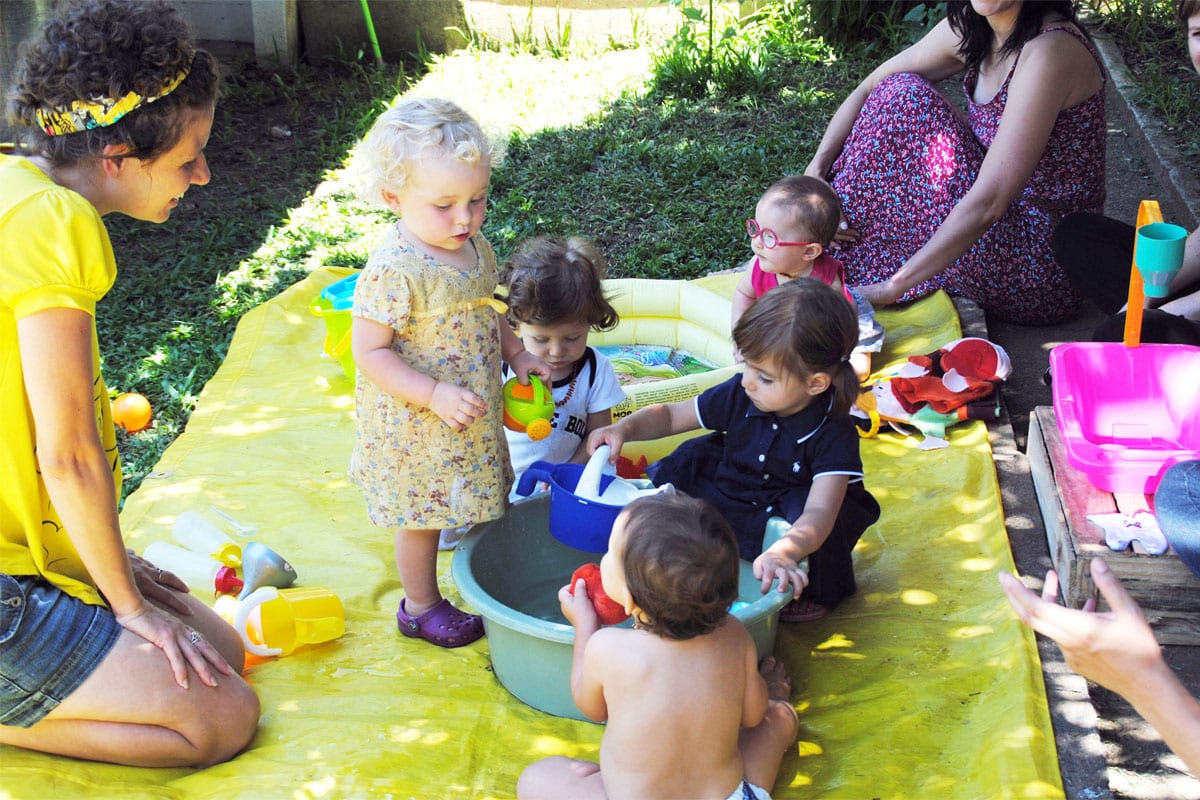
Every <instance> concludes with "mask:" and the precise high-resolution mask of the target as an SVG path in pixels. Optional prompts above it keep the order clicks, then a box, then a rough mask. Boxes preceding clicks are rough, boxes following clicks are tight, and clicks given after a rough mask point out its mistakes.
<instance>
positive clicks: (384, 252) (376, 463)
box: [349, 226, 513, 530]
mask: <svg viewBox="0 0 1200 800" xmlns="http://www.w3.org/2000/svg"><path fill="white" fill-rule="evenodd" d="M471 245H473V246H474V248H475V252H476V253H477V254H478V260H477V263H476V265H475V267H474V269H472V270H468V271H463V270H460V269H458V268H457V267H452V266H449V265H447V264H444V263H441V262H439V261H437V260H435V259H433V258H431V257H429V256H426V255H424V254H422V253H420V252H419V251H417V250H416V249H415V248H414V247H413V246H412V244H411V243H409V242H408V241H407V240H406V239H405V238H404V236H403V235H402V234H401V233H400V231H399V226H393V228H392V231H391V233H390V234H389V236H388V238H387V239H386V240H385V242H384V243H383V244H382V246H380V247H379V248H378V249H377V250H375V251H374V252H373V253H372V254H371V258H370V260H369V261H368V263H367V266H366V267H365V268H364V269H363V272H362V274H361V275H360V276H359V278H358V281H357V286H356V288H355V293H354V311H353V314H354V316H355V317H362V318H364V319H369V320H372V321H374V322H378V323H380V324H382V325H386V326H388V327H389V328H391V329H392V330H393V331H394V332H395V334H394V336H393V338H392V349H393V350H395V352H396V353H397V354H398V355H399V356H400V357H401V358H402V359H404V360H405V361H406V362H407V363H408V364H410V365H411V366H412V367H413V368H415V369H417V370H419V371H421V372H423V373H425V374H426V375H429V376H430V377H433V378H435V379H437V380H438V381H449V382H451V383H455V384H457V385H459V386H463V387H466V388H468V389H470V390H471V391H473V392H475V394H477V395H479V396H480V397H482V398H483V399H484V402H485V403H486V404H487V413H486V414H485V415H484V416H482V417H480V418H479V419H476V420H475V422H473V423H472V424H471V425H468V426H467V427H466V428H464V429H463V430H462V431H455V430H454V429H452V428H450V427H449V426H448V425H446V423H444V422H443V421H442V420H441V418H440V417H438V415H437V414H435V413H433V412H432V411H430V410H429V409H427V408H423V407H419V406H414V405H411V404H409V403H406V402H403V401H401V400H398V399H397V398H395V397H393V396H392V395H390V394H388V393H387V392H385V391H383V390H382V389H380V388H379V387H378V386H376V385H375V384H374V383H372V382H371V381H370V380H368V379H367V378H365V377H363V376H362V374H361V373H360V374H359V377H358V386H357V389H356V400H357V412H358V435H357V439H356V442H355V447H354V453H353V455H352V456H351V458H350V471H349V474H350V478H351V480H353V481H354V482H355V483H356V484H358V485H359V487H361V488H362V490H363V494H364V495H365V497H366V501H367V513H368V516H369V517H370V519H371V522H373V523H374V524H376V525H379V526H383V527H389V528H407V529H410V530H435V529H440V528H454V527H459V526H462V525H469V524H474V523H478V522H485V521H487V520H490V519H496V518H498V517H499V516H501V515H502V514H503V513H504V509H505V502H506V499H507V497H508V487H509V486H511V485H512V482H513V474H512V466H511V464H510V462H509V457H508V444H507V442H506V440H505V437H504V432H503V427H502V425H503V423H502V418H501V410H502V409H501V406H502V400H501V395H500V387H501V379H500V361H501V353H500V329H499V327H498V325H499V322H500V318H499V316H498V314H497V306H498V305H499V304H498V303H497V301H495V300H494V299H492V296H493V293H494V292H495V290H496V281H497V279H498V275H497V266H496V256H495V253H493V252H492V248H491V246H490V245H489V244H488V242H487V240H486V239H484V238H483V236H480V235H476V236H474V237H472V238H471ZM500 308H503V306H500Z"/></svg>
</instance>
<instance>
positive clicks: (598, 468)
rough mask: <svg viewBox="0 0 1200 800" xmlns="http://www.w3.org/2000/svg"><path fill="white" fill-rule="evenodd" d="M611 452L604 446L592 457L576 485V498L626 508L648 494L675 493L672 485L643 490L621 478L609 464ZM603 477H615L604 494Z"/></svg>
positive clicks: (597, 449) (598, 448)
mask: <svg viewBox="0 0 1200 800" xmlns="http://www.w3.org/2000/svg"><path fill="white" fill-rule="evenodd" d="M611 452H612V449H611V448H610V447H609V446H608V445H606V444H602V445H600V446H599V447H597V448H596V452H594V453H592V457H591V458H589V459H588V463H587V466H585V467H584V468H583V473H582V474H580V476H579V483H577V484H576V485H575V496H576V497H580V498H582V499H584V500H591V501H593V502H597V503H604V504H605V505H608V506H626V505H629V504H630V503H632V502H633V501H634V500H636V499H638V498H639V497H643V496H645V495H648V494H658V493H659V492H673V491H675V487H673V486H671V484H666V485H665V486H650V487H648V488H643V487H642V486H640V485H638V484H637V483H633V482H632V481H627V480H625V479H624V478H622V477H620V476H619V475H617V474H616V470H614V469H613V467H612V465H611V464H609V463H608V457H609V454H610V453H611ZM602 475H612V476H613V479H612V480H611V481H610V482H609V484H608V486H606V487H604V491H603V492H601V491H600V477H601V476H602Z"/></svg>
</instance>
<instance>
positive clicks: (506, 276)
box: [500, 236, 620, 331]
mask: <svg viewBox="0 0 1200 800" xmlns="http://www.w3.org/2000/svg"><path fill="white" fill-rule="evenodd" d="M605 266H607V265H606V263H605V261H604V256H602V255H600V251H599V250H597V249H596V246H595V245H594V244H592V243H591V242H590V241H588V240H587V239H581V238H579V237H575V236H572V237H571V238H569V239H560V238H556V237H552V236H539V237H537V238H536V239H530V240H529V241H527V242H525V243H524V244H523V245H521V247H519V248H518V249H517V252H516V253H514V254H513V255H512V257H511V258H509V259H508V263H507V264H505V266H504V271H503V272H502V273H501V275H500V283H502V284H504V285H505V286H507V287H508V299H507V302H508V319H509V321H510V322H511V323H513V324H517V323H521V322H524V323H526V324H529V325H557V324H559V323H562V322H574V321H577V320H587V323H588V327H590V328H591V329H592V330H597V331H608V330H612V329H613V328H615V327H617V323H618V322H620V317H618V316H617V311H616V309H614V308H613V307H612V304H611V303H609V301H608V298H606V297H605V296H604V284H603V283H601V281H602V280H603V278H604V268H605Z"/></svg>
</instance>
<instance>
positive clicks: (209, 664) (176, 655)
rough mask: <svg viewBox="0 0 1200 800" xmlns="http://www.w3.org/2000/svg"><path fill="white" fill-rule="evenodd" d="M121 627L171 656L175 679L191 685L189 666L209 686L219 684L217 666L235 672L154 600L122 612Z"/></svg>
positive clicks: (226, 671) (215, 652)
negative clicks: (126, 612)
mask: <svg viewBox="0 0 1200 800" xmlns="http://www.w3.org/2000/svg"><path fill="white" fill-rule="evenodd" d="M117 622H118V623H119V624H120V625H121V627H123V628H125V629H126V630H128V631H129V632H131V633H135V634H137V635H138V636H140V637H142V638H143V639H145V640H146V641H148V642H150V643H151V644H153V645H154V646H155V647H157V648H158V649H159V650H162V651H163V654H164V655H165V656H166V657H167V661H168V662H170V664H171V672H172V673H173V674H174V675H175V682H176V683H177V684H179V685H180V686H181V687H183V688H184V689H186V688H188V666H189V665H190V666H191V668H192V669H194V670H195V671H196V674H197V675H199V676H200V680H201V681H202V682H203V683H204V685H205V686H216V685H217V678H216V675H214V674H213V670H214V669H215V670H217V671H218V672H221V673H223V674H225V675H232V674H233V668H232V667H230V666H229V663H228V662H227V661H225V659H224V658H223V657H222V656H221V654H220V653H219V652H218V651H217V648H215V647H213V645H212V643H211V642H209V641H208V640H207V639H205V638H204V637H203V636H201V635H200V633H199V632H198V631H196V630H195V629H194V628H191V627H189V626H188V625H186V624H185V623H184V622H183V621H182V620H180V619H179V618H177V617H174V616H172V615H171V614H170V613H168V612H167V611H164V610H163V609H161V608H159V607H158V606H156V605H154V604H152V603H143V604H142V608H141V610H140V611H135V612H133V613H131V614H125V615H124V616H118V617H117Z"/></svg>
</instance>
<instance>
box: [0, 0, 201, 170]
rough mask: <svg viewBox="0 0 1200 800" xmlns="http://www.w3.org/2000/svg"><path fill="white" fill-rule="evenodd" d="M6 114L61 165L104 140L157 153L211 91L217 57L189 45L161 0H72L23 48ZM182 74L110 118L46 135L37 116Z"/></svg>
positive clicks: (179, 18) (30, 143) (100, 148)
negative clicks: (80, 128)
mask: <svg viewBox="0 0 1200 800" xmlns="http://www.w3.org/2000/svg"><path fill="white" fill-rule="evenodd" d="M19 61H20V64H19V67H18V74H17V80H16V83H15V84H14V85H13V88H12V91H11V92H10V99H9V112H10V117H11V118H12V119H13V121H14V122H15V123H16V124H17V125H19V126H21V128H22V130H21V132H20V136H21V139H22V144H23V145H24V149H25V151H26V152H29V153H32V154H35V155H40V156H43V157H44V158H46V159H48V160H50V161H51V162H52V163H54V164H58V165H67V164H74V163H78V162H81V161H87V160H91V159H95V158H102V157H104V155H103V153H104V148H105V147H107V146H108V145H125V146H127V147H128V148H129V153H128V154H127V157H131V158H138V159H142V160H145V161H153V160H154V159H155V158H157V157H159V156H160V155H162V154H163V153H165V152H167V151H168V150H170V149H171V148H172V147H174V146H175V145H176V144H178V142H179V140H180V138H181V137H182V136H183V131H184V128H185V125H186V122H187V119H186V116H185V112H187V111H190V110H194V109H200V108H206V107H209V106H212V105H213V104H214V103H215V102H216V99H217V92H218V85H219V79H218V75H217V63H216V61H215V60H214V59H213V57H212V55H211V54H209V53H208V52H207V51H206V50H201V49H198V48H197V47H195V45H194V44H193V42H192V39H191V34H190V33H189V31H188V25H187V21H186V20H185V19H184V17H183V15H182V14H181V13H180V11H179V10H178V9H177V8H176V7H175V6H173V5H171V4H170V3H166V2H163V1H162V0H72V2H66V3H58V4H57V6H56V8H55V11H54V13H53V14H52V15H51V16H50V17H49V18H48V19H47V20H46V21H45V23H43V25H42V26H41V27H40V28H39V29H38V31H37V32H36V33H35V34H34V36H33V37H32V38H30V39H29V40H28V41H27V42H26V43H25V44H24V45H23V46H22V50H21V55H20V59H19ZM185 71H186V72H187V77H186V78H184V79H183V82H182V83H180V84H179V85H178V86H177V87H176V88H175V89H173V90H172V91H170V92H169V93H168V94H166V95H163V96H162V97H159V98H158V99H157V100H155V101H154V102H152V103H146V104H143V105H141V106H139V107H137V108H135V109H134V110H132V111H130V112H129V113H127V114H125V116H123V117H121V118H120V119H119V120H117V121H116V122H115V123H113V124H112V125H108V126H105V127H98V128H92V129H90V130H83V131H77V132H75V133H64V134H60V135H57V136H51V135H49V134H48V133H46V131H44V130H43V129H42V128H41V126H40V124H39V121H38V119H37V114H38V112H39V111H41V112H42V113H48V112H56V111H63V110H66V109H69V108H70V107H71V105H72V103H74V102H76V101H88V100H92V99H94V98H99V97H108V98H120V97H123V96H125V95H126V94H128V93H129V92H136V93H137V94H139V95H142V96H143V97H152V96H155V95H158V94H160V93H161V92H162V90H163V88H164V87H165V86H167V85H168V84H169V82H170V81H171V80H172V79H174V78H175V77H176V76H178V75H180V74H181V73H183V72H185Z"/></svg>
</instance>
